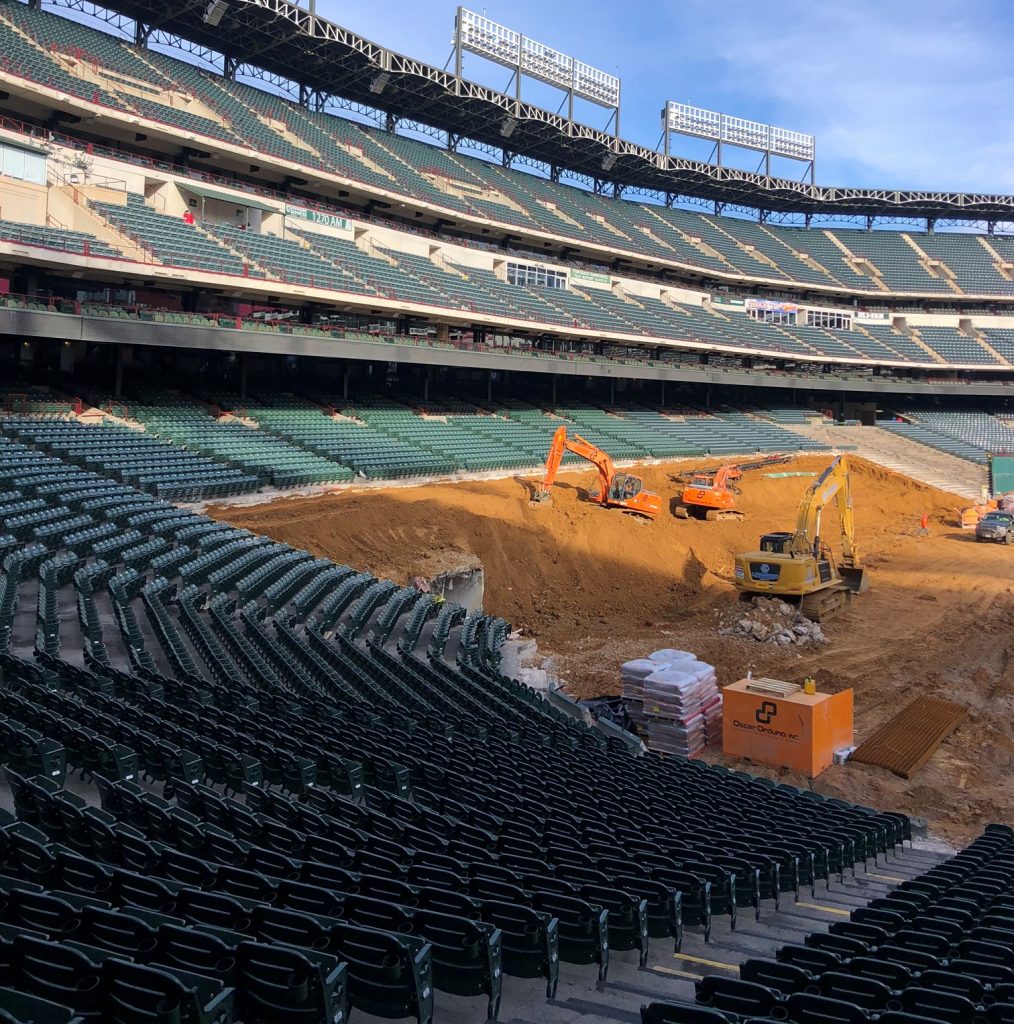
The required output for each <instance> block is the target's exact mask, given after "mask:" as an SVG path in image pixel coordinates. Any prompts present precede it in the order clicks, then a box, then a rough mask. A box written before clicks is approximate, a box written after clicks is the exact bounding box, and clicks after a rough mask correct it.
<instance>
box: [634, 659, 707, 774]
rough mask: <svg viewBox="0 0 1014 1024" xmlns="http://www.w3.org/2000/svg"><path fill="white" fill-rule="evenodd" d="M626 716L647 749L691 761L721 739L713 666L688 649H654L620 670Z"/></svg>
mask: <svg viewBox="0 0 1014 1024" xmlns="http://www.w3.org/2000/svg"><path fill="white" fill-rule="evenodd" d="M621 678H622V682H623V696H624V701H625V702H626V704H627V713H628V714H629V715H630V717H631V720H632V721H633V722H634V723H635V724H636V725H637V727H638V730H639V732H640V733H641V734H642V736H643V737H644V739H645V741H646V742H647V744H648V746H649V748H651V749H652V750H660V751H664V752H666V753H671V754H680V755H682V756H683V757H696V756H698V755H699V754H700V753H702V752H703V750H704V747H705V746H706V745H708V744H709V743H714V742H718V741H719V740H720V739H721V720H722V719H721V716H722V696H721V693H720V691H719V689H718V680H717V678H716V675H715V669H714V667H713V666H711V665H708V664H707V663H705V662H702V661H699V660H698V659H697V656H696V655H694V654H692V653H690V652H689V651H677V650H672V649H667V650H661V651H655V652H654V653H653V654H650V655H648V657H647V658H638V659H635V660H634V661H630V662H627V663H626V664H625V665H623V667H622V668H621Z"/></svg>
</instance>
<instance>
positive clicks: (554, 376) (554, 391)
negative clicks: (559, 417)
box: [553, 373, 556, 409]
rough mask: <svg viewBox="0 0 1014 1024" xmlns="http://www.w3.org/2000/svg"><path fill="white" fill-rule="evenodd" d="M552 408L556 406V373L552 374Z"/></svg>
mask: <svg viewBox="0 0 1014 1024" xmlns="http://www.w3.org/2000/svg"><path fill="white" fill-rule="evenodd" d="M553 408H554V409H555V408H556V374H555V373H554V374H553Z"/></svg>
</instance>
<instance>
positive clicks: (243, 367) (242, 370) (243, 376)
mask: <svg viewBox="0 0 1014 1024" xmlns="http://www.w3.org/2000/svg"><path fill="white" fill-rule="evenodd" d="M248 369H249V367H248V366H247V362H246V353H245V352H240V354H239V397H240V401H242V402H245V401H246V380H247V371H248Z"/></svg>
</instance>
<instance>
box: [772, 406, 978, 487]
mask: <svg viewBox="0 0 1014 1024" xmlns="http://www.w3.org/2000/svg"><path fill="white" fill-rule="evenodd" d="M783 425H784V426H785V427H786V429H787V430H792V431H794V432H795V433H797V434H802V435H803V436H804V437H808V438H811V439H812V440H815V441H822V442H823V443H824V444H827V445H830V446H831V447H832V448H840V449H843V450H850V451H854V452H855V454H856V455H858V456H860V457H861V458H864V459H866V460H867V461H868V462H873V463H876V465H878V466H883V467H884V468H885V469H890V470H893V471H894V472H896V473H903V474H904V475H905V476H908V477H911V478H912V479H913V480H918V481H920V482H921V483H924V484H929V485H930V486H932V487H939V488H940V489H941V490H944V491H949V492H950V493H952V494H957V495H959V496H960V497H962V498H967V499H969V500H970V501H974V500H976V499H978V497H979V494H980V490H981V488H982V487H984V486H987V485H988V483H989V475H988V471H987V470H986V468H985V467H983V466H976V465H974V464H973V463H971V462H967V461H966V460H965V459H959V458H956V457H955V456H953V455H948V454H946V453H945V452H937V451H933V450H932V449H928V448H927V447H926V446H925V445H922V444H918V443H917V442H915V441H909V440H908V439H907V438H903V437H898V436H896V435H894V434H889V433H887V431H884V430H880V429H879V428H877V427H842V426H830V425H825V424H816V425H813V426H810V425H805V426H803V425H795V424H783Z"/></svg>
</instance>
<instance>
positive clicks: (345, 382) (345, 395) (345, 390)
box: [342, 363, 351, 402]
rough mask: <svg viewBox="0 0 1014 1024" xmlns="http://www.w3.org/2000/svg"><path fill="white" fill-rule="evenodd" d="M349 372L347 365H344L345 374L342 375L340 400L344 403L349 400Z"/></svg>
mask: <svg viewBox="0 0 1014 1024" xmlns="http://www.w3.org/2000/svg"><path fill="white" fill-rule="evenodd" d="M350 372H351V371H350V369H349V364H348V363H346V364H345V372H344V373H343V374H342V400H343V401H346V402H347V401H348V400H349V373H350Z"/></svg>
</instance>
